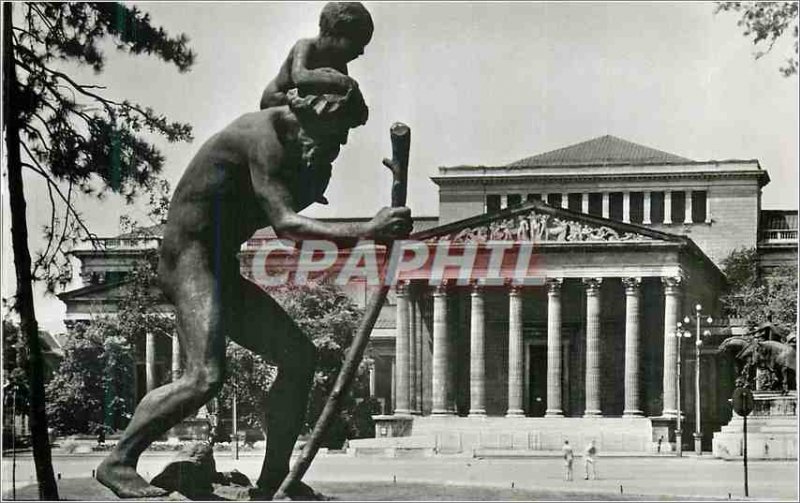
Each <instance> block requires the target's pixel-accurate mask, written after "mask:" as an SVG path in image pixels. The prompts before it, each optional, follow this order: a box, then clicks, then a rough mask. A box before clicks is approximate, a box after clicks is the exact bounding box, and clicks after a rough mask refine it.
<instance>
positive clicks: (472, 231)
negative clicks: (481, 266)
mask: <svg viewBox="0 0 800 503" xmlns="http://www.w3.org/2000/svg"><path fill="white" fill-rule="evenodd" d="M411 237H412V238H413V239H417V240H420V241H427V242H436V241H449V242H452V243H463V244H470V243H476V244H477V243H483V242H487V241H514V242H534V243H538V244H546V243H560V244H579V243H609V242H628V243H636V242H653V241H663V242H675V243H683V242H685V241H686V240H687V239H686V238H685V237H683V236H678V235H674V234H668V233H666V232H660V231H655V230H653V229H650V228H647V227H644V226H641V225H636V224H626V223H622V222H618V221H616V220H610V219H607V218H601V217H596V216H593V215H588V214H585V213H579V212H575V211H570V210H567V209H564V208H556V207H553V206H550V205H548V204H545V203H543V202H539V201H532V202H529V203H526V204H523V205H520V206H517V207H514V208H508V209H506V210H503V211H500V212H495V213H485V214H483V215H478V216H475V217H471V218H468V219H465V220H460V221H457V222H452V223H449V224H446V225H442V226H439V227H434V228H432V229H428V230H425V231H423V232H419V233H416V234H414V235H413V236H411Z"/></svg>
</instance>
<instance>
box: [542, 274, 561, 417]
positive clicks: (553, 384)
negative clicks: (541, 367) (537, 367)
mask: <svg viewBox="0 0 800 503" xmlns="http://www.w3.org/2000/svg"><path fill="white" fill-rule="evenodd" d="M563 281H564V280H563V279H561V278H553V279H549V280H547V409H546V410H545V412H544V415H545V417H562V416H563V415H564V412H563V411H562V409H561V402H562V400H561V381H562V370H561V285H562V283H563Z"/></svg>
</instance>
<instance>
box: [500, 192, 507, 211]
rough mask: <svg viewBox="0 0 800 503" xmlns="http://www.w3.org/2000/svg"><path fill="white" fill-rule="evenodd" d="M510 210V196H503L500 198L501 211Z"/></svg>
mask: <svg viewBox="0 0 800 503" xmlns="http://www.w3.org/2000/svg"><path fill="white" fill-rule="evenodd" d="M506 208H508V196H507V195H506V194H502V195H501V196H500V209H501V210H504V209H506Z"/></svg>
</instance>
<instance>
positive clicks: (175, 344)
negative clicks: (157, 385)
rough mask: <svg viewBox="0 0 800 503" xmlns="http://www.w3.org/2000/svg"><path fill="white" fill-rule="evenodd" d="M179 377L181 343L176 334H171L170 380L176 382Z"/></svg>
mask: <svg viewBox="0 0 800 503" xmlns="http://www.w3.org/2000/svg"><path fill="white" fill-rule="evenodd" d="M180 377H181V341H180V339H178V333H177V332H175V333H174V334H172V380H173V381H177V380H178V379H180Z"/></svg>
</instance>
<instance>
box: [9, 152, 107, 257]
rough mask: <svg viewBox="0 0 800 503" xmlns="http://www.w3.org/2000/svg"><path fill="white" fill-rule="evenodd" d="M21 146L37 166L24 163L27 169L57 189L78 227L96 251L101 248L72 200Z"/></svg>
mask: <svg viewBox="0 0 800 503" xmlns="http://www.w3.org/2000/svg"><path fill="white" fill-rule="evenodd" d="M21 145H22V148H24V149H25V152H27V153H28V157H29V158H30V159H31V160H32V161H33V162H34V163H35V164H36V166H34V165H33V164H29V163H26V162H23V163H22V165H23V166H25V167H27V168H29V169H31V170H33V171H34V172H35V173H38V174H39V175H41V176H42V178H44V179H45V180H46V181H47V183H49V184H50V185H52V187H53V188H54V189H55V191H56V193H57V194H58V196H59V197H60V198H61V200H62V201H64V204H66V205H67V208H68V209H69V210H70V211H71V212H72V215H73V216H74V217H75V221H76V222H77V223H78V225H80V226H81V228H82V229H83V231H84V232H85V233H86V235H87V237H88V238H89V240H90V241H91V242H92V246H93V247H94V248H95V249H97V248H99V247H100V245H99V241H98V240H97V235H96V234H95V233H93V232H92V231H90V230H89V228H88V227H86V224H85V223H84V222H83V219H82V218H81V216H80V213H78V211H77V210H76V209H75V207H74V206H73V205H72V203H71V202H70V200H69V199H67V197H66V196H64V193H63V192H61V189H60V188H59V186H58V184H57V183H55V182H54V181H53V180H52V178H50V175H48V174H47V172H46V171H45V170H44V168H42V166H41V164H39V161H37V160H36V158H35V157H34V156H32V155H31V151H30V150H29V149H28V146H27V145H25V143H21Z"/></svg>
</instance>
